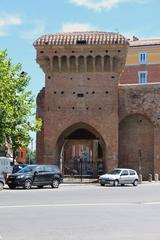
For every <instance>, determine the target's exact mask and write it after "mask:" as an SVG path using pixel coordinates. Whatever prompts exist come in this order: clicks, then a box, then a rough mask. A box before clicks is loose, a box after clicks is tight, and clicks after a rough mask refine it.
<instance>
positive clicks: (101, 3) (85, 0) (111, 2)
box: [70, 0, 145, 11]
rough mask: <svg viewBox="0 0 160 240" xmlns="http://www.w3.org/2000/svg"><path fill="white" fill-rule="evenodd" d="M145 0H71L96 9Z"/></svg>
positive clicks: (79, 4) (78, 4)
mask: <svg viewBox="0 0 160 240" xmlns="http://www.w3.org/2000/svg"><path fill="white" fill-rule="evenodd" d="M144 1H145V0H70V2H71V3H74V4H76V5H77V6H82V7H86V8H89V9H93V10H95V11H101V10H103V9H110V8H112V7H114V6H116V5H118V4H119V3H123V2H144Z"/></svg>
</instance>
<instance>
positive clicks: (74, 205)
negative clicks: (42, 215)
mask: <svg viewBox="0 0 160 240" xmlns="http://www.w3.org/2000/svg"><path fill="white" fill-rule="evenodd" d="M127 205H128V206H129V205H137V206H138V205H160V202H131V203H129V202H122V203H60V204H31V205H4V206H0V209H4V208H38V207H80V206H82V207H85V206H87V207H90V206H91V207H92V206H127Z"/></svg>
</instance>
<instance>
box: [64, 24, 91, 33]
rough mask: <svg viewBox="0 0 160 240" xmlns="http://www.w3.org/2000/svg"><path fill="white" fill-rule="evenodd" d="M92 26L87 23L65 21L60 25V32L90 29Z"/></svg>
mask: <svg viewBox="0 0 160 240" xmlns="http://www.w3.org/2000/svg"><path fill="white" fill-rule="evenodd" d="M92 30H94V28H93V26H91V25H90V24H87V23H65V24H63V26H62V32H82V31H92Z"/></svg>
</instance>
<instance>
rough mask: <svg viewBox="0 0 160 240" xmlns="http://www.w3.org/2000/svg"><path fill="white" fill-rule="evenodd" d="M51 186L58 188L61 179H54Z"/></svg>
mask: <svg viewBox="0 0 160 240" xmlns="http://www.w3.org/2000/svg"><path fill="white" fill-rule="evenodd" d="M51 186H52V188H58V187H59V180H58V179H53V181H52V184H51Z"/></svg>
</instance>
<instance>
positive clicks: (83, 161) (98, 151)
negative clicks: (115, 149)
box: [61, 127, 104, 178]
mask: <svg viewBox="0 0 160 240" xmlns="http://www.w3.org/2000/svg"><path fill="white" fill-rule="evenodd" d="M66 133H67V134H65V135H64V136H63V139H64V143H63V147H62V149H61V166H62V171H63V174H64V175H65V176H67V175H69V176H71V175H72V176H73V175H74V176H75V177H76V176H77V177H83V178H84V177H89V178H92V177H97V176H99V175H101V174H103V173H104V146H103V144H102V138H101V137H100V136H99V135H98V134H97V133H96V132H92V131H90V129H86V128H84V127H80V128H77V129H75V128H74V129H73V130H72V131H67V132H66Z"/></svg>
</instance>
